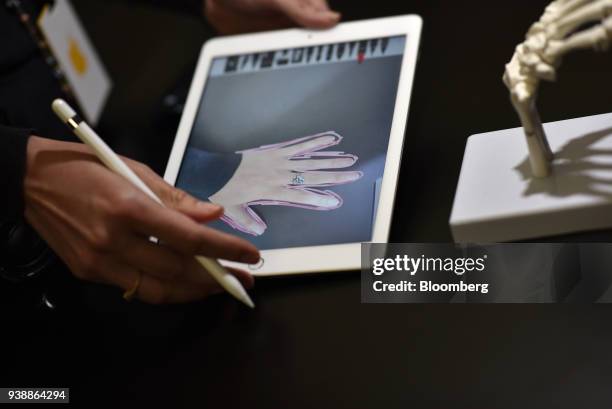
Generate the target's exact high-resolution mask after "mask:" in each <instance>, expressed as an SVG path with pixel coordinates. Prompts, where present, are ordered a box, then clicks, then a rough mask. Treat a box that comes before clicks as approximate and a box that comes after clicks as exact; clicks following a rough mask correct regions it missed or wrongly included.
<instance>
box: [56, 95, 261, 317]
mask: <svg viewBox="0 0 612 409" xmlns="http://www.w3.org/2000/svg"><path fill="white" fill-rule="evenodd" d="M51 107H52V108H53V111H54V112H55V114H56V115H57V116H58V117H59V118H60V119H61V120H62V121H63V122H65V123H66V124H67V125H68V126H69V127H70V129H71V130H72V132H73V133H74V134H75V135H76V136H78V138H79V139H80V140H81V141H83V143H85V144H86V145H88V146H89V147H90V148H91V149H92V150H93V151H94V153H95V154H96V156H97V157H98V159H100V160H101V161H102V163H104V164H105V165H106V166H107V167H108V168H109V169H110V170H112V171H113V172H115V173H117V174H119V175H121V176H123V177H124V178H126V179H127V180H128V181H129V182H131V183H132V184H133V185H134V186H136V187H137V188H138V189H140V190H142V191H143V192H144V193H145V194H146V195H147V196H149V197H150V198H151V199H153V200H155V201H156V202H157V203H159V204H160V205H162V206H164V204H163V203H162V201H161V200H160V199H159V197H157V196H156V195H155V193H153V191H152V190H151V189H149V187H148V186H147V185H146V184H145V183H144V182H143V181H142V180H141V179H140V178H139V177H138V176H137V175H136V174H135V173H134V172H133V171H132V169H131V168H130V167H129V166H127V165H126V164H125V162H123V161H122V160H121V159H120V158H119V156H117V154H116V153H115V152H113V150H112V149H111V148H110V147H109V146H108V145H107V144H106V143H105V142H104V141H103V140H102V138H100V136H98V134H97V133H96V132H95V131H94V130H93V129H92V128H91V127H90V126H89V125H87V123H86V122H85V121H83V120H82V119H81V118H80V117H79V116H78V115H77V113H76V112H75V111H74V109H72V108H71V107H70V105H68V104H67V103H66V101H64V100H63V99H56V100H55V101H53V103H52V104H51ZM195 259H196V260H197V261H198V263H200V264H201V265H202V267H204V269H206V271H208V272H209V273H210V275H212V276H213V278H214V279H215V280H217V282H218V283H219V284H220V285H221V286H222V287H223V288H225V289H226V290H227V292H228V293H230V294H231V295H233V296H234V297H235V298H236V299H238V300H240V301H242V302H243V303H245V304H246V305H248V306H249V307H251V308H254V307H255V304H254V303H253V301H252V300H251V298H250V297H249V295H248V294H247V292H246V291H245V289H244V287H243V286H242V284H240V281H238V279H237V278H236V277H234V276H233V275H232V274H230V273H228V272H227V270H225V268H223V266H222V265H221V264H219V262H218V261H217V260H214V259H210V258H206V257H203V256H195Z"/></svg>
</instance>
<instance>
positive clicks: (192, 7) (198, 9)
mask: <svg viewBox="0 0 612 409" xmlns="http://www.w3.org/2000/svg"><path fill="white" fill-rule="evenodd" d="M131 2H132V3H142V4H150V5H153V6H161V7H165V8H168V9H172V10H175V11H179V12H183V13H188V14H195V15H197V16H203V15H204V14H203V13H204V0H131Z"/></svg>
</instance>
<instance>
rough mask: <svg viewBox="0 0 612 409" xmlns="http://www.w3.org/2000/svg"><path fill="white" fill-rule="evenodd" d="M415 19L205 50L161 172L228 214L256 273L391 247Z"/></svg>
mask: <svg viewBox="0 0 612 409" xmlns="http://www.w3.org/2000/svg"><path fill="white" fill-rule="evenodd" d="M421 25H422V23H421V19H420V17H418V16H415V15H409V16H399V17H390V18H382V19H374V20H366V21H359V22H349V23H342V24H339V25H338V26H337V27H335V28H333V29H331V30H326V31H312V30H303V29H290V30H282V31H274V32H266V33H258V34H249V35H239V36H230V37H220V38H216V39H213V40H211V41H209V42H207V43H206V44H205V45H204V47H203V49H202V52H201V55H200V58H199V62H198V65H197V69H196V72H195V75H194V78H193V81H192V84H191V88H190V91H189V96H188V98H187V102H186V105H185V109H184V111H183V115H182V118H181V122H180V125H179V129H178V132H177V135H176V139H175V141H174V146H173V148H172V153H171V155H170V159H169V162H168V166H167V168H166V172H165V176H164V178H165V180H166V181H167V182H168V183H170V184H173V185H175V186H177V187H179V188H181V189H183V190H185V191H187V192H189V193H190V194H192V195H194V196H196V197H198V198H199V199H201V200H206V201H211V202H213V203H217V204H220V205H222V206H223V207H224V209H225V214H224V216H223V218H222V219H221V220H218V221H215V222H213V223H210V226H211V227H214V228H216V229H219V230H222V231H224V232H227V233H231V234H234V235H237V236H240V237H243V238H245V239H247V240H249V241H251V242H252V243H253V244H255V245H256V246H257V247H258V248H259V249H260V250H261V255H262V261H261V262H260V263H259V264H257V265H249V266H245V265H240V264H236V263H226V262H223V261H222V262H223V263H224V264H226V265H230V266H236V267H240V268H243V269H248V270H250V271H251V272H252V273H253V274H255V275H279V274H297V273H312V272H329V271H339V270H357V269H359V268H360V266H361V246H360V243H362V242H387V240H388V236H389V229H390V224H391V217H392V212H393V202H394V198H395V192H396V187H397V182H398V172H399V167H400V160H401V154H402V144H403V138H404V131H405V126H406V120H407V115H408V107H409V102H410V94H411V90H412V83H413V77H414V71H415V65H416V60H417V52H418V46H419V41H420V33H421Z"/></svg>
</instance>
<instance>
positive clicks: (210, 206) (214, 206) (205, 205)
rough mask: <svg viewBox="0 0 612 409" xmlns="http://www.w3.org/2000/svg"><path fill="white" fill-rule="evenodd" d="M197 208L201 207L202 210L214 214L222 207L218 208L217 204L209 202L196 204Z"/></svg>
mask: <svg viewBox="0 0 612 409" xmlns="http://www.w3.org/2000/svg"><path fill="white" fill-rule="evenodd" d="M198 207H201V208H202V209H206V210H210V211H214V212H217V211H219V210H221V209H222V207H221V206H219V205H218V204H215V203H210V202H202V201H199V202H198Z"/></svg>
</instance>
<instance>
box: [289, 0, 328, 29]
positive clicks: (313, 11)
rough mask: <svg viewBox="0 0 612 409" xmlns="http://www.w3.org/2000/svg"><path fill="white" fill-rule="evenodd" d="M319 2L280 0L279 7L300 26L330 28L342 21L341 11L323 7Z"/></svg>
mask: <svg viewBox="0 0 612 409" xmlns="http://www.w3.org/2000/svg"><path fill="white" fill-rule="evenodd" d="M315 3H318V2H313V1H312V0H310V1H297V0H278V2H277V4H278V9H279V11H280V12H281V13H283V14H285V15H286V16H287V17H288V18H289V19H291V20H292V21H294V22H295V23H297V24H298V25H300V26H303V27H308V28H329V27H333V26H335V25H336V24H337V23H338V21H340V13H338V12H335V11H332V10H330V9H329V8H328V7H321V6H320V5H319V4H315Z"/></svg>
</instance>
